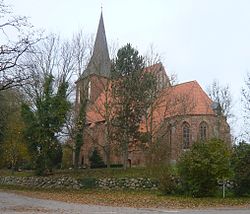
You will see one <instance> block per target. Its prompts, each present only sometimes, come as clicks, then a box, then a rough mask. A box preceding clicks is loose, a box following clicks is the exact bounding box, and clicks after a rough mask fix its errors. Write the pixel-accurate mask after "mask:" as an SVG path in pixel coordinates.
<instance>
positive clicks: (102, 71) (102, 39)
mask: <svg viewBox="0 0 250 214" xmlns="http://www.w3.org/2000/svg"><path fill="white" fill-rule="evenodd" d="M110 67H111V63H110V58H109V52H108V45H107V39H106V34H105V28H104V22H103V16H102V12H101V16H100V20H99V25H98V30H97V33H96V39H95V44H94V49H93V55H92V57H91V59H90V61H89V64H88V66H87V69H86V70H85V71H84V72H83V75H82V78H84V77H86V76H88V75H90V74H97V75H101V76H105V77H109V76H110Z"/></svg>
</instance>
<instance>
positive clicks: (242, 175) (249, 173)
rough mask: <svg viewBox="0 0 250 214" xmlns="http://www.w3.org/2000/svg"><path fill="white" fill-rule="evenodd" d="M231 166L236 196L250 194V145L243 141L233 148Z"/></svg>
mask: <svg viewBox="0 0 250 214" xmlns="http://www.w3.org/2000/svg"><path fill="white" fill-rule="evenodd" d="M231 164H232V168H233V172H234V182H235V186H234V191H235V194H236V195H238V196H242V195H244V194H250V144H247V143H245V142H244V141H243V142H240V143H239V144H238V145H235V146H234V147H233V153H232V159H231Z"/></svg>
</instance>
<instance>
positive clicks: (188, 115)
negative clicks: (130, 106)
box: [76, 14, 230, 166]
mask: <svg viewBox="0 0 250 214" xmlns="http://www.w3.org/2000/svg"><path fill="white" fill-rule="evenodd" d="M110 68H111V62H110V58H109V52H108V46H107V40H106V34H105V28H104V23H103V16H102V14H101V17H100V20H99V26H98V30H97V34H96V39H95V44H94V49H93V55H92V57H91V59H90V61H89V63H88V66H87V68H86V70H85V71H84V72H83V74H82V76H81V78H79V80H78V81H77V82H76V88H77V89H76V109H79V104H80V100H81V99H82V96H85V98H87V100H88V103H87V111H86V128H85V129H84V145H83V146H82V148H81V154H80V160H79V163H80V165H85V166H89V164H90V163H89V157H90V156H91V154H92V152H93V150H94V149H95V148H97V149H98V151H99V152H100V154H101V156H102V157H103V160H104V162H106V161H107V156H106V154H107V148H108V151H109V154H110V162H111V163H112V164H119V163H122V157H121V155H120V154H119V152H118V151H117V149H113V148H110V147H109V146H110V145H109V142H107V139H106V132H107V120H108V117H110V114H109V115H108V114H107V112H106V111H107V109H106V108H105V106H106V105H105V104H106V102H108V100H109V87H110V78H109V77H110ZM145 72H151V73H152V74H154V75H155V76H156V78H157V88H158V91H159V92H158V96H157V98H156V99H155V101H154V108H152V114H151V116H150V121H151V125H150V128H151V130H150V131H151V133H152V134H153V136H154V138H155V139H156V138H157V139H158V138H160V139H161V142H162V143H161V146H162V148H163V149H164V147H166V148H167V149H168V151H169V153H168V156H169V157H168V160H170V161H171V162H175V161H176V160H177V159H178V157H179V156H180V154H181V153H183V152H184V151H185V150H187V149H189V148H190V146H191V145H192V144H193V143H195V142H202V141H204V140H207V139H211V138H220V139H223V140H224V141H225V142H226V143H228V144H230V128H229V125H228V123H227V121H226V118H225V117H224V116H223V115H221V113H220V110H219V106H218V105H217V104H216V103H213V102H212V100H211V99H210V98H209V97H208V95H207V94H206V93H205V92H204V91H203V89H202V88H201V86H200V85H199V83H198V82H197V81H190V82H184V83H181V84H177V85H171V83H170V81H169V78H168V76H167V73H166V71H165V69H164V66H163V65H162V64H161V63H157V64H154V65H152V66H150V67H147V68H146V69H145ZM148 127H149V125H148V123H147V120H146V118H144V119H143V120H142V122H141V125H140V131H141V132H142V133H143V132H144V133H145V132H147V131H148ZM145 162H146V156H145V152H144V149H142V148H140V147H138V148H136V149H135V148H134V146H131V147H129V158H128V163H129V165H130V166H143V165H145Z"/></svg>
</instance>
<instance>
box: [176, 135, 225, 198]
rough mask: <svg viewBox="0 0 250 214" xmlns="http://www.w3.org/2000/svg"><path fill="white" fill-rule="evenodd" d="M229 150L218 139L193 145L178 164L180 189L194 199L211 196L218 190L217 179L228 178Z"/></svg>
mask: <svg viewBox="0 0 250 214" xmlns="http://www.w3.org/2000/svg"><path fill="white" fill-rule="evenodd" d="M229 161H230V150H229V148H228V147H227V146H226V144H225V143H224V142H223V141H221V140H218V139H212V140H210V141H208V142H204V143H195V144H194V145H193V146H192V148H191V149H190V151H186V152H185V153H183V155H182V156H181V158H180V161H179V162H178V165H177V167H178V171H179V174H180V178H181V182H182V188H183V190H184V192H185V193H186V194H188V195H192V196H194V197H204V196H212V195H214V194H215V193H216V190H217V189H218V179H225V178H228V177H229V175H230V169H229Z"/></svg>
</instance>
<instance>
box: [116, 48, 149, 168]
mask: <svg viewBox="0 0 250 214" xmlns="http://www.w3.org/2000/svg"><path fill="white" fill-rule="evenodd" d="M144 65H145V63H144V59H143V57H142V56H141V55H139V52H138V51H137V50H135V49H134V48H133V47H132V46H131V45H130V44H127V45H126V46H124V47H123V48H121V49H119V50H118V53H117V57H116V59H115V60H114V63H113V65H112V69H111V75H112V78H113V79H114V83H113V86H112V96H113V100H114V118H113V119H112V125H113V127H114V138H115V140H116V141H117V143H118V144H119V147H120V149H121V152H122V156H123V167H124V169H126V168H127V161H128V153H129V146H131V145H132V144H133V143H135V142H136V140H138V139H139V137H140V132H139V125H140V122H141V119H142V115H143V113H144V111H145V107H146V106H145V101H146V99H145V98H146V96H147V91H148V90H149V89H147V87H146V86H147V85H148V82H147V80H149V79H150V78H147V74H146V73H145V72H144Z"/></svg>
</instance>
